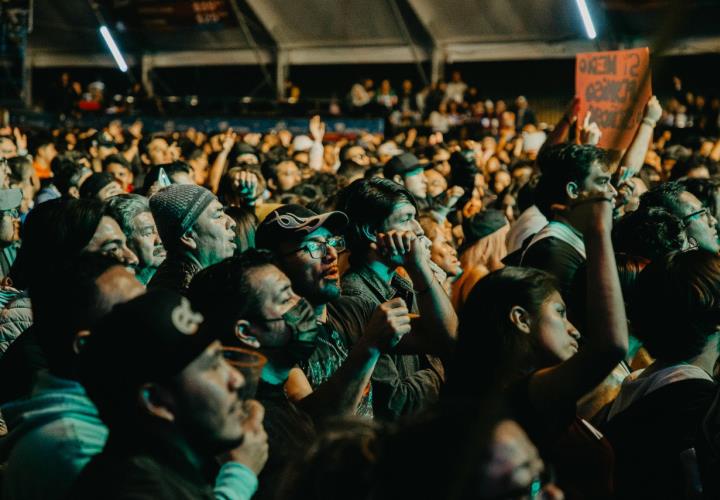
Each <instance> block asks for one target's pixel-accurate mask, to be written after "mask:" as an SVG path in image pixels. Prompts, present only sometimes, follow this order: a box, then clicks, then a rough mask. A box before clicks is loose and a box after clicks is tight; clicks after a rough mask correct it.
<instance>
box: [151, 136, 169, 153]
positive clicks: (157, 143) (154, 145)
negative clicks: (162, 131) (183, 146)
mask: <svg viewBox="0 0 720 500" xmlns="http://www.w3.org/2000/svg"><path fill="white" fill-rule="evenodd" d="M167 147H168V143H167V141H166V140H165V139H163V138H161V137H157V138H155V139H153V140H152V141H150V144H149V145H148V148H149V149H151V150H156V149H161V148H163V149H164V148H167Z"/></svg>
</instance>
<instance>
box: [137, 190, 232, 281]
mask: <svg viewBox="0 0 720 500" xmlns="http://www.w3.org/2000/svg"><path fill="white" fill-rule="evenodd" d="M150 209H151V210H152V215H153V217H154V218H155V223H156V224H157V228H158V232H159V233H160V239H161V240H162V242H163V245H164V246H165V249H166V250H167V258H166V259H165V261H164V262H163V263H162V264H161V265H160V267H159V268H158V270H157V272H156V273H155V276H154V277H153V278H152V279H151V280H150V282H149V283H148V287H149V288H169V289H172V290H177V291H179V292H181V293H185V292H186V291H187V288H188V286H189V285H190V280H191V279H192V277H193V276H194V275H195V274H197V272H198V271H200V270H201V269H204V268H206V267H208V266H211V265H213V264H215V263H217V262H220V261H221V260H223V259H225V258H227V257H230V256H232V254H233V252H234V251H235V221H233V220H232V218H230V217H229V216H228V215H226V214H225V212H224V211H223V207H222V205H221V204H220V202H219V201H218V199H217V198H216V197H215V195H214V194H212V193H211V192H210V191H209V190H207V189H205V188H203V187H200V186H197V185H194V184H173V185H171V186H168V187H167V188H164V189H162V190H161V191H160V192H159V193H157V194H156V195H154V196H153V197H152V198H150Z"/></svg>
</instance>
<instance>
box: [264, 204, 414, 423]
mask: <svg viewBox="0 0 720 500" xmlns="http://www.w3.org/2000/svg"><path fill="white" fill-rule="evenodd" d="M347 223H348V219H347V216H345V214H343V213H342V212H328V213H324V214H320V215H318V214H316V213H315V212H313V211H312V210H309V209H307V208H304V207H302V206H299V205H285V206H282V207H280V208H277V209H275V210H274V211H272V212H270V214H268V216H267V217H266V218H265V220H264V221H263V222H262V224H260V226H259V227H258V230H257V233H256V244H257V246H258V247H259V248H267V249H269V250H271V251H272V252H273V255H274V263H275V264H276V265H277V266H278V267H279V268H280V269H281V270H282V271H283V272H284V273H285V275H287V277H288V278H289V279H290V282H291V284H292V287H293V290H294V291H295V292H296V293H297V294H298V295H300V296H301V297H304V298H305V299H307V300H308V301H309V302H310V304H311V305H312V306H313V308H314V311H315V317H316V319H317V321H318V324H319V325H320V333H319V335H318V346H317V349H316V350H315V352H313V354H312V356H310V358H309V359H308V360H307V362H306V363H302V364H301V367H302V368H303V370H304V372H305V374H306V376H307V377H308V380H309V382H310V385H311V386H312V388H313V389H316V390H317V389H318V387H319V386H321V385H322V384H324V383H325V382H327V381H328V380H330V379H332V380H333V383H334V384H335V385H339V386H340V387H342V389H341V390H342V392H343V393H344V394H346V398H351V399H354V398H355V396H356V394H357V392H358V390H360V391H362V392H363V397H362V399H361V401H360V406H359V407H358V408H357V413H358V414H359V415H366V416H372V414H373V412H372V390H371V388H370V387H369V386H368V387H367V388H365V387H364V386H362V387H359V386H357V383H356V381H357V380H360V379H364V378H365V375H366V374H367V375H369V374H370V373H371V372H372V369H373V366H374V364H373V365H363V364H357V363H355V364H356V365H357V366H358V367H362V368H361V369H360V370H359V371H357V372H356V373H355V374H354V375H353V377H352V378H350V379H348V378H347V377H345V378H343V377H341V376H335V374H336V372H338V371H340V368H341V366H343V365H345V363H347V364H348V365H352V364H354V361H352V360H350V361H346V360H348V358H349V357H352V358H353V359H356V358H358V356H360V357H362V358H363V359H365V358H367V356H366V355H364V354H362V352H361V351H362V349H364V348H365V347H364V346H363V345H359V347H358V350H359V351H358V352H355V351H354V349H351V347H352V346H353V345H354V344H355V343H356V342H357V341H359V340H360V338H361V337H362V336H363V332H366V335H367V338H366V339H364V340H363V342H362V343H361V344H367V341H368V340H370V341H371V342H370V345H371V347H373V348H375V347H376V345H375V344H376V343H377V342H378V340H379V339H377V338H376V336H377V333H378V332H377V330H376V328H377V326H378V321H383V318H386V319H387V317H391V318H397V320H398V321H403V320H404V318H403V316H406V315H407V312H408V311H407V308H406V307H405V306H404V305H403V304H402V302H401V301H400V300H396V301H395V302H386V303H385V304H383V306H382V307H378V308H377V311H376V307H375V305H374V304H372V303H368V302H363V301H360V300H356V299H353V298H350V297H345V298H340V274H339V271H338V253H339V252H341V251H343V250H344V248H345V241H344V238H343V237H342V231H343V230H344V229H345V226H346V225H347ZM375 311H376V312H375ZM374 312H375V316H374V317H373V318H372V319H373V320H374V321H373V320H371V319H370V318H371V316H373V313H374ZM405 319H406V320H407V327H408V330H409V317H407V318H405ZM368 321H369V323H368ZM344 372H345V373H347V372H348V370H347V369H345V370H344ZM293 375H295V373H293V374H291V377H290V382H289V384H288V394H289V395H290V396H291V397H293V398H294V399H302V398H303V397H304V396H305V394H303V393H302V391H297V388H298V387H299V386H301V384H302V381H303V380H302V379H304V377H299V379H300V380H298V379H296V378H295V377H294V376H293ZM312 399H320V400H321V401H322V400H323V398H310V401H312ZM310 401H307V402H306V403H305V404H309V403H310ZM324 404H332V403H331V402H324Z"/></svg>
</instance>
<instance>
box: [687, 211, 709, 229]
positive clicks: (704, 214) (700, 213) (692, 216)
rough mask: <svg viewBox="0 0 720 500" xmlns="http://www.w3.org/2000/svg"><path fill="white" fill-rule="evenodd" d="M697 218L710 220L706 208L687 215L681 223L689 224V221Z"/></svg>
mask: <svg viewBox="0 0 720 500" xmlns="http://www.w3.org/2000/svg"><path fill="white" fill-rule="evenodd" d="M699 217H705V218H706V219H710V212H708V209H707V208H701V209H700V210H698V211H696V212H693V213H691V214H687V215H686V216H685V217H683V218H682V221H683V222H684V223H685V224H686V225H687V224H689V223H690V221H692V220H693V219H695V218H699Z"/></svg>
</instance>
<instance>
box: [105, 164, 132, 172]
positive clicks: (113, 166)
mask: <svg viewBox="0 0 720 500" xmlns="http://www.w3.org/2000/svg"><path fill="white" fill-rule="evenodd" d="M107 168H108V170H110V169H112V170H123V171H125V170H130V169H129V168H127V167H126V166H125V165H123V164H122V163H116V162H113V163H109V164H108V167H107Z"/></svg>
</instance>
